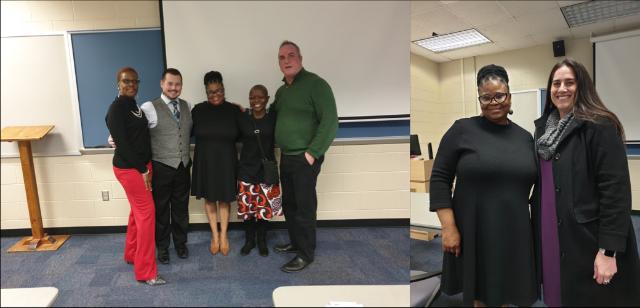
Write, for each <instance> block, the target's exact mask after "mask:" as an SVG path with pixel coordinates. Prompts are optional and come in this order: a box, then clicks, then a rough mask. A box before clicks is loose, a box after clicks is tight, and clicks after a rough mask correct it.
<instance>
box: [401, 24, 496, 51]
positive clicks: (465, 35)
mask: <svg viewBox="0 0 640 308" xmlns="http://www.w3.org/2000/svg"><path fill="white" fill-rule="evenodd" d="M413 43H414V44H417V45H418V46H421V47H424V48H426V49H428V50H430V51H433V52H436V53H437V52H444V51H449V50H453V49H458V48H464V47H471V46H475V45H481V44H486V43H491V40H489V39H488V38H487V37H485V36H484V35H482V33H480V32H478V31H477V30H476V29H468V30H463V31H459V32H453V33H447V34H441V35H435V36H432V37H428V38H425V39H421V40H417V41H413Z"/></svg>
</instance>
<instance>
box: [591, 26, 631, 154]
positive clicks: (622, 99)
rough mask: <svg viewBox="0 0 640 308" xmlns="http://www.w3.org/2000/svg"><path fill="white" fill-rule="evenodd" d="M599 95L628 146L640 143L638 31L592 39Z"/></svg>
mask: <svg viewBox="0 0 640 308" xmlns="http://www.w3.org/2000/svg"><path fill="white" fill-rule="evenodd" d="M592 42H594V44H595V51H594V57H595V83H596V90H597V91H598V95H600V98H601V99H602V101H603V102H604V104H605V105H606V106H607V107H608V108H609V109H611V111H613V112H614V113H615V114H616V115H617V116H618V118H619V119H620V121H621V122H622V126H623V127H624V130H625V135H626V139H627V142H631V143H640V98H639V97H640V92H638V91H639V90H640V89H639V87H638V79H640V78H638V77H640V61H638V54H640V30H635V31H630V32H625V33H619V34H615V35H609V36H605V37H599V38H593V39H592Z"/></svg>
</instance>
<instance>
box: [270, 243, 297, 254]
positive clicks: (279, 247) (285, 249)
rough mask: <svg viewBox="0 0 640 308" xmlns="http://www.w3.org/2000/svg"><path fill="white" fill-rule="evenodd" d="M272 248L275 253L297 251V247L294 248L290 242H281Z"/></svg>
mask: <svg viewBox="0 0 640 308" xmlns="http://www.w3.org/2000/svg"><path fill="white" fill-rule="evenodd" d="M273 250H274V251H275V252H277V253H298V252H299V250H298V248H295V247H294V246H293V245H292V244H281V245H276V246H275V247H273Z"/></svg>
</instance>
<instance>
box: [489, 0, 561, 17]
mask: <svg viewBox="0 0 640 308" xmlns="http://www.w3.org/2000/svg"><path fill="white" fill-rule="evenodd" d="M498 4H499V5H501V6H502V7H503V8H504V9H506V10H507V11H508V12H509V13H510V14H511V16H514V17H518V16H522V15H527V14H534V13H539V12H543V11H546V10H550V9H554V8H556V9H557V8H558V4H557V3H556V2H554V1H499V2H498Z"/></svg>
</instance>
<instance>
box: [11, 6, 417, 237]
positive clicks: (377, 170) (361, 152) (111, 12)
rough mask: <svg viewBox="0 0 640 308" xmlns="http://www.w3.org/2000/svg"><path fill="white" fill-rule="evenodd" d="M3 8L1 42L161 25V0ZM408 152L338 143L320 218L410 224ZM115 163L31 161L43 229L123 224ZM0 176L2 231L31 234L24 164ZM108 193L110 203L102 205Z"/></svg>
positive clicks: (399, 147) (99, 159) (199, 213)
mask: <svg viewBox="0 0 640 308" xmlns="http://www.w3.org/2000/svg"><path fill="white" fill-rule="evenodd" d="M0 4H1V7H0V9H1V14H2V15H1V22H2V36H11V35H29V34H45V33H51V32H59V31H68V30H101V29H119V28H136V27H159V26H160V17H159V9H158V1H33V2H31V1H2V2H1V3H0ZM3 103H4V102H3ZM408 151H409V146H408V144H406V143H400V144H397V143H396V144H367V145H347V144H341V145H333V146H332V147H331V148H330V149H329V151H328V152H327V154H326V158H325V163H324V165H323V167H322V173H321V174H320V177H319V179H318V187H317V190H318V199H319V205H318V219H324V220H326V219H374V218H409V165H408V160H407V156H408V155H407V154H408ZM111 159H112V154H95V155H82V156H59V157H35V158H34V163H35V169H36V179H37V182H38V190H39V195H40V206H41V211H42V218H43V223H44V227H45V228H47V227H49V228H50V227H82V226H118V225H126V223H127V219H128V215H129V204H128V202H127V200H126V197H125V195H124V191H123V190H122V187H121V186H120V184H119V183H118V182H117V181H116V179H115V177H114V175H113V171H112V169H111V168H112V165H111ZM0 171H1V172H0V174H1V184H0V189H1V191H0V193H1V195H0V216H1V228H2V229H18V228H29V227H30V223H29V214H28V211H27V206H26V196H25V191H24V184H23V178H22V169H21V166H20V160H19V159H18V158H2V159H1V160H0ZM103 190H107V191H109V192H110V197H111V199H110V201H102V198H101V191H103ZM189 210H190V221H191V222H192V223H203V222H206V221H207V218H206V216H205V214H204V210H203V203H202V201H201V200H200V201H197V200H195V199H194V198H192V200H191V202H190V204H189ZM232 211H235V205H234V207H233V208H232ZM232 220H234V221H237V218H236V217H234V215H232Z"/></svg>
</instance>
